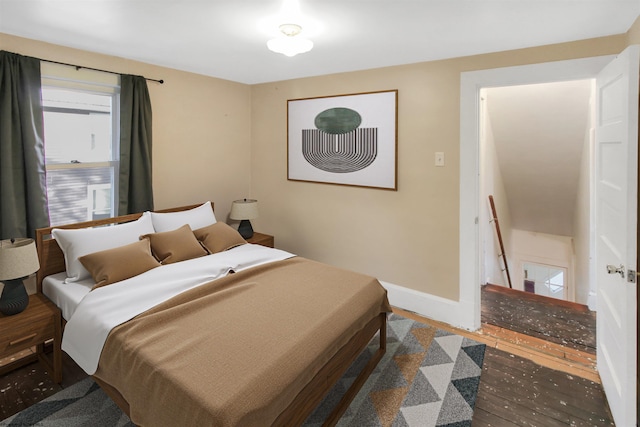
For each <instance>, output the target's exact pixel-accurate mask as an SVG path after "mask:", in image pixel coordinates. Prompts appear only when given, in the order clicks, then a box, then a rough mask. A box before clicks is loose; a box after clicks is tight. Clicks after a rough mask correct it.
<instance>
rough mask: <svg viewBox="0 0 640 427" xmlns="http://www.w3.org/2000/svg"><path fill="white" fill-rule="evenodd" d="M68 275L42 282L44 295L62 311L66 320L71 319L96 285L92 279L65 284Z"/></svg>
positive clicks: (57, 275) (50, 277)
mask: <svg viewBox="0 0 640 427" xmlns="http://www.w3.org/2000/svg"><path fill="white" fill-rule="evenodd" d="M66 278H67V273H66V272H62V273H57V274H52V275H51V276H47V277H45V278H44V279H43V280H42V293H43V294H44V295H45V296H46V297H47V298H49V299H50V300H51V301H53V303H54V304H55V305H57V306H58V307H59V308H60V311H62V317H63V318H64V320H67V321H68V320H69V319H71V316H72V315H73V313H74V312H75V311H76V307H77V306H78V304H80V301H82V299H83V298H84V297H85V295H87V294H88V293H89V291H91V288H92V287H93V285H94V284H95V282H94V281H93V279H92V278H89V279H84V280H79V281H77V282H69V283H65V279H66Z"/></svg>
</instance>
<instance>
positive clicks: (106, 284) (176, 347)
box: [36, 202, 390, 426]
mask: <svg viewBox="0 0 640 427" xmlns="http://www.w3.org/2000/svg"><path fill="white" fill-rule="evenodd" d="M212 221H213V222H212ZM149 223H151V224H152V226H153V227H152V229H149ZM183 223H184V224H183ZM207 223H209V224H208V225H207ZM143 224H144V227H146V228H140V227H142V226H143ZM125 230H126V231H125ZM141 230H146V231H149V232H148V233H146V232H142V231H141ZM203 230H204V231H203ZM214 230H215V231H214ZM83 233H84V234H83ZM132 233H133V234H135V235H136V236H135V237H136V238H135V239H134V240H135V242H133V243H122V241H120V242H119V243H118V239H119V238H120V237H119V236H125V235H126V236H127V237H126V238H127V239H130V237H129V235H130V234H132ZM138 233H139V234H138ZM140 235H144V236H145V238H143V239H138V237H139V236H140ZM52 236H54V237H55V238H51V237H52ZM78 236H80V237H78ZM194 236H195V239H196V241H197V242H198V243H199V245H200V249H201V250H204V253H198V252H197V251H198V250H197V249H196V248H195V246H193V247H192V246H189V245H191V243H189V245H187V244H186V243H185V244H183V243H184V242H186V241H187V240H189V241H190V242H191V241H192V240H193V237H194ZM190 239H191V240H190ZM238 239H239V240H240V241H238ZM70 242H71V243H70ZM91 242H93V243H91ZM104 242H106V243H104ZM36 244H37V248H38V256H39V259H40V265H41V268H40V270H39V271H38V273H37V285H38V292H41V293H44V295H46V296H47V297H48V298H49V299H51V300H52V301H53V302H54V303H55V304H56V305H57V306H58V307H59V308H60V309H61V311H62V315H63V319H64V323H65V333H64V337H63V350H64V351H66V352H67V353H68V354H69V355H70V356H71V357H72V358H73V359H74V360H75V361H76V363H78V364H79V365H80V366H81V367H82V368H83V369H84V370H85V371H86V372H87V373H89V374H90V375H92V376H93V378H94V379H95V381H96V382H97V383H98V384H99V385H100V386H101V387H102V388H103V389H104V390H105V392H106V393H107V394H108V395H109V396H110V397H111V398H112V399H113V400H114V401H115V402H116V403H117V404H118V406H119V407H120V408H121V409H122V410H123V411H124V412H125V413H126V414H127V415H129V417H131V419H132V421H133V422H134V423H136V424H137V425H141V426H147V425H152V426H162V425H199V426H200V425H212V426H232V425H243V426H264V425H283V426H285V425H286V426H295V425H300V424H302V423H303V422H304V421H305V419H306V418H307V417H308V415H309V414H310V413H311V412H312V411H313V410H314V409H315V407H316V406H317V405H318V404H319V403H320V402H321V401H322V399H323V398H324V396H325V395H326V394H327V393H328V392H329V390H330V389H331V388H332V386H333V385H334V384H335V383H336V382H337V381H338V380H339V379H340V378H341V377H342V375H343V373H344V372H345V371H346V370H347V369H348V368H349V366H350V365H351V364H352V362H353V361H354V360H355V359H356V358H357V357H358V356H359V355H360V354H361V353H362V352H363V351H364V350H365V349H366V348H367V346H368V344H369V343H370V341H371V340H372V339H374V337H376V335H378V336H379V344H378V345H377V351H376V352H375V353H374V354H373V355H372V356H371V357H370V359H369V361H368V363H367V364H366V366H365V367H364V368H363V369H362V370H361V372H360V373H359V375H358V376H357V378H356V380H355V381H354V382H353V384H352V386H351V387H350V389H349V390H348V391H347V392H346V393H345V394H344V396H343V397H342V400H341V401H340V402H339V403H338V404H337V405H336V407H335V409H334V410H333V412H332V413H331V415H330V416H329V417H328V418H327V420H326V421H325V425H333V424H335V423H336V422H337V421H338V420H339V418H340V416H341V415H342V414H343V413H344V411H345V410H346V408H347V407H348V405H349V403H350V401H351V400H352V399H353V397H354V396H355V395H356V394H357V392H358V390H359V389H360V387H361V386H362V384H363V383H364V382H365V381H366V379H367V377H368V376H369V374H370V373H371V372H372V371H373V369H374V368H375V366H376V365H377V363H378V361H379V360H380V359H381V358H382V356H383V354H384V352H385V349H386V316H387V312H388V311H390V306H389V304H388V301H387V296H386V291H385V290H384V288H382V286H381V285H380V283H379V282H378V281H377V280H375V279H374V278H371V277H369V276H366V275H362V274H358V273H354V272H351V271H347V270H342V269H339V268H335V267H331V266H328V265H325V264H322V263H318V262H314V261H311V260H307V259H304V258H302V257H298V256H295V255H294V254H290V253H288V252H286V251H281V250H278V249H273V248H266V247H263V246H259V245H252V244H247V243H246V242H244V240H243V239H242V238H241V237H239V235H238V234H237V232H236V231H235V230H233V229H231V228H230V227H228V226H227V225H226V224H223V223H220V222H217V221H216V220H215V215H214V214H213V204H212V203H210V202H207V203H205V204H202V205H193V206H186V207H181V208H175V209H168V210H164V211H157V212H153V213H148V212H147V213H140V214H131V215H125V216H120V217H116V218H109V219H101V220H96V221H88V222H83V223H78V224H70V225H65V226H62V227H48V228H43V229H39V230H37V232H36ZM83 245H84V246H83ZM101 245H102V246H104V245H107V249H101ZM109 245H111V246H110V247H109ZM114 245H115V246H114ZM134 247H135V248H134ZM176 247H178V248H179V250H178V249H176ZM187 247H188V248H189V249H186V248H187ZM96 248H98V249H99V250H97V251H95V252H90V251H92V250H94V249H96ZM189 250H192V251H195V252H192V253H191V254H190V255H188V256H185V255H184V253H186V252H189ZM149 251H150V253H151V254H152V255H153V257H152V258H153V260H151V259H149V256H148V252H149ZM143 253H144V254H143ZM194 254H195V255H194ZM158 259H161V260H162V261H163V262H162V263H159V262H157V260H158ZM79 260H81V266H82V267H85V268H84V271H83V272H80V273H78V271H80V270H79ZM154 262H156V263H157V264H159V265H155V264H154ZM147 264H148V265H147ZM114 266H115V267H114ZM80 268H81V267H80ZM128 270H131V271H128ZM138 270H141V271H142V272H140V271H138ZM87 275H88V277H87ZM123 275H124V276H123ZM123 277H124V278H123Z"/></svg>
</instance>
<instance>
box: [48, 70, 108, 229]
mask: <svg viewBox="0 0 640 427" xmlns="http://www.w3.org/2000/svg"><path fill="white" fill-rule="evenodd" d="M116 83H117V82H116ZM42 102H43V108H44V136H45V164H46V170H47V196H48V200H49V217H50V222H51V225H60V224H66V223H70V222H79V221H87V220H94V219H100V218H105V217H111V216H115V215H117V204H118V203H117V200H118V198H117V177H118V167H119V162H118V160H119V152H118V147H119V144H118V140H119V114H118V105H119V99H118V91H117V86H114V85H113V84H109V85H103V84H96V83H95V82H89V84H87V82H86V81H79V80H70V79H67V78H56V77H51V76H47V77H44V70H43V84H42Z"/></svg>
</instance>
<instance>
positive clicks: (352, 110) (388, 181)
mask: <svg viewBox="0 0 640 427" xmlns="http://www.w3.org/2000/svg"><path fill="white" fill-rule="evenodd" d="M397 128H398V91H397V90H389V91H381V92H369V93H360V94H352V95H338V96H327V97H319V98H305V99H290V100H289V101H287V178H288V179H289V180H291V181H309V182H318V183H327V184H338V185H355V186H362V187H371V188H381V189H385V190H397V189H398V186H397V176H398V175H397V157H398V129H397Z"/></svg>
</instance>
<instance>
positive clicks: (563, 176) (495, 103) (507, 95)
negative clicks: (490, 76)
mask: <svg viewBox="0 0 640 427" xmlns="http://www.w3.org/2000/svg"><path fill="white" fill-rule="evenodd" d="M591 84H592V81H591V80H580V81H572V82H558V83H546V84H537V85H527V86H511V87H501V88H491V89H487V90H486V99H487V109H488V114H489V117H490V121H491V127H492V129H493V135H494V141H495V146H496V152H497V157H498V163H499V167H500V172H501V174H502V179H503V181H504V187H505V191H506V193H507V199H508V205H509V211H510V214H511V226H512V228H515V229H519V230H526V231H534V232H539V233H547V234H556V235H561V236H572V235H573V215H574V210H575V203H576V197H577V194H578V179H579V176H580V168H581V165H582V155H583V149H584V147H585V140H586V139H585V138H586V137H587V136H588V130H589V127H590V121H589V120H590V104H589V100H590V96H591Z"/></svg>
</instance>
